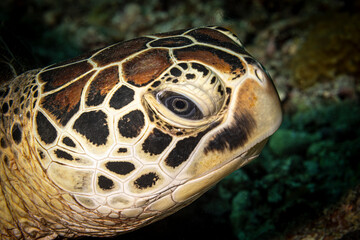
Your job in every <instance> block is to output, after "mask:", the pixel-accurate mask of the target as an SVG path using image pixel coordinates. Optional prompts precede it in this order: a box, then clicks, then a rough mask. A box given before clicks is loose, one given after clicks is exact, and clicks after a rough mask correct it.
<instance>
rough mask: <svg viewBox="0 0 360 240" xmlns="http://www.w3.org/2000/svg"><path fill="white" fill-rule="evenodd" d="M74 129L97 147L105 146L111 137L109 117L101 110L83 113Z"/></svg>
mask: <svg viewBox="0 0 360 240" xmlns="http://www.w3.org/2000/svg"><path fill="white" fill-rule="evenodd" d="M73 129H74V130H75V131H76V132H78V133H80V134H81V135H83V136H84V137H85V138H86V139H87V140H88V141H89V142H91V143H92V144H94V145H97V146H99V145H105V144H106V142H107V139H108V136H109V127H108V123H107V116H106V114H105V113H104V112H103V111H101V110H98V111H91V112H84V113H82V114H81V115H80V116H79V117H78V119H76V121H75V123H74V126H73Z"/></svg>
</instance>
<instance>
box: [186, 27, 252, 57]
mask: <svg viewBox="0 0 360 240" xmlns="http://www.w3.org/2000/svg"><path fill="white" fill-rule="evenodd" d="M186 35H189V36H192V37H194V38H195V39H196V40H197V41H199V42H202V43H210V44H213V45H216V46H219V47H224V48H227V49H230V50H232V51H234V52H237V53H240V54H246V55H249V54H248V53H247V52H246V51H245V49H244V48H243V47H242V46H239V45H238V44H237V43H236V42H234V41H233V40H232V39H231V38H229V37H228V36H226V35H225V34H223V33H221V32H219V31H216V30H214V29H210V28H198V29H195V30H193V31H191V32H189V33H187V34H186Z"/></svg>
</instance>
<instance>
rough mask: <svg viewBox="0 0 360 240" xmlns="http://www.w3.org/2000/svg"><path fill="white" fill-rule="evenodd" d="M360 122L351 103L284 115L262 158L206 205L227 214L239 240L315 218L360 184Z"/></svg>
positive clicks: (359, 111)
mask: <svg viewBox="0 0 360 240" xmlns="http://www.w3.org/2000/svg"><path fill="white" fill-rule="evenodd" d="M359 122H360V107H359V106H358V105H357V104H355V103H352V104H351V103H341V104H334V105H332V106H327V107H319V108H314V109H312V110H306V111H304V112H299V113H297V114H295V115H293V116H288V115H286V116H285V119H284V122H283V125H282V126H281V128H280V129H279V130H278V131H277V132H276V133H275V134H274V135H273V137H271V138H270V141H269V144H268V145H267V146H266V147H265V149H264V150H263V152H262V154H261V156H260V157H259V158H258V159H257V160H255V161H254V162H252V163H250V164H249V165H247V166H245V167H244V168H242V169H239V170H238V171H236V172H234V173H233V174H232V175H230V176H228V177H227V178H225V179H224V180H223V181H221V182H220V183H219V184H218V185H217V187H216V188H215V189H213V190H212V194H215V193H217V194H218V197H217V198H215V199H216V201H215V202H213V201H210V202H208V204H207V205H205V206H207V208H211V207H213V206H218V207H219V208H222V212H224V213H226V212H230V219H229V221H230V222H231V224H232V226H233V230H234V233H235V235H236V236H237V238H238V239H241V240H253V239H272V238H274V237H280V236H281V235H282V234H283V232H284V231H285V230H289V229H291V227H294V226H297V225H301V224H303V223H304V221H307V220H310V219H313V218H315V217H316V216H317V215H318V214H320V213H321V212H322V211H323V209H324V208H326V206H329V205H331V204H333V203H335V202H336V201H338V200H339V199H340V197H341V196H342V195H343V194H344V193H345V192H346V191H347V190H348V189H349V188H351V187H353V186H355V185H357V184H359V183H360V180H359V179H360V163H359V161H358V159H360V155H359V151H358V149H360V130H359V128H358V123H359ZM209 212H210V211H209ZM221 216H224V217H225V216H226V214H223V215H221V212H220V211H216V217H217V218H221Z"/></svg>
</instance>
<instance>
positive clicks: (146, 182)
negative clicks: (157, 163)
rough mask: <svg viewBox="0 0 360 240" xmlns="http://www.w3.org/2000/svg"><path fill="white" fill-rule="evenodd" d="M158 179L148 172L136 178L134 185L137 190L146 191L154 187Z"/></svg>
mask: <svg viewBox="0 0 360 240" xmlns="http://www.w3.org/2000/svg"><path fill="white" fill-rule="evenodd" d="M159 179H160V177H159V176H158V175H157V174H156V173H155V172H149V173H146V174H143V175H141V176H140V177H139V178H137V179H136V180H135V181H134V184H135V186H136V187H137V188H138V189H146V188H149V187H152V186H154V185H155V184H156V182H157V181H158V180H159Z"/></svg>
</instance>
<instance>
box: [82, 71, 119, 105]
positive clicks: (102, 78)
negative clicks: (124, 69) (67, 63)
mask: <svg viewBox="0 0 360 240" xmlns="http://www.w3.org/2000/svg"><path fill="white" fill-rule="evenodd" d="M118 82H119V69H118V66H112V67H108V68H105V69H104V70H102V71H100V72H99V73H98V74H97V75H96V76H95V77H94V80H93V81H92V82H91V84H90V86H89V88H88V91H87V94H86V95H87V96H86V105H88V106H97V105H100V104H101V103H102V102H103V101H104V99H105V97H106V95H107V94H108V92H109V91H110V90H111V89H112V88H113V87H114V86H115V85H116V84H117V83H118Z"/></svg>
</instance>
